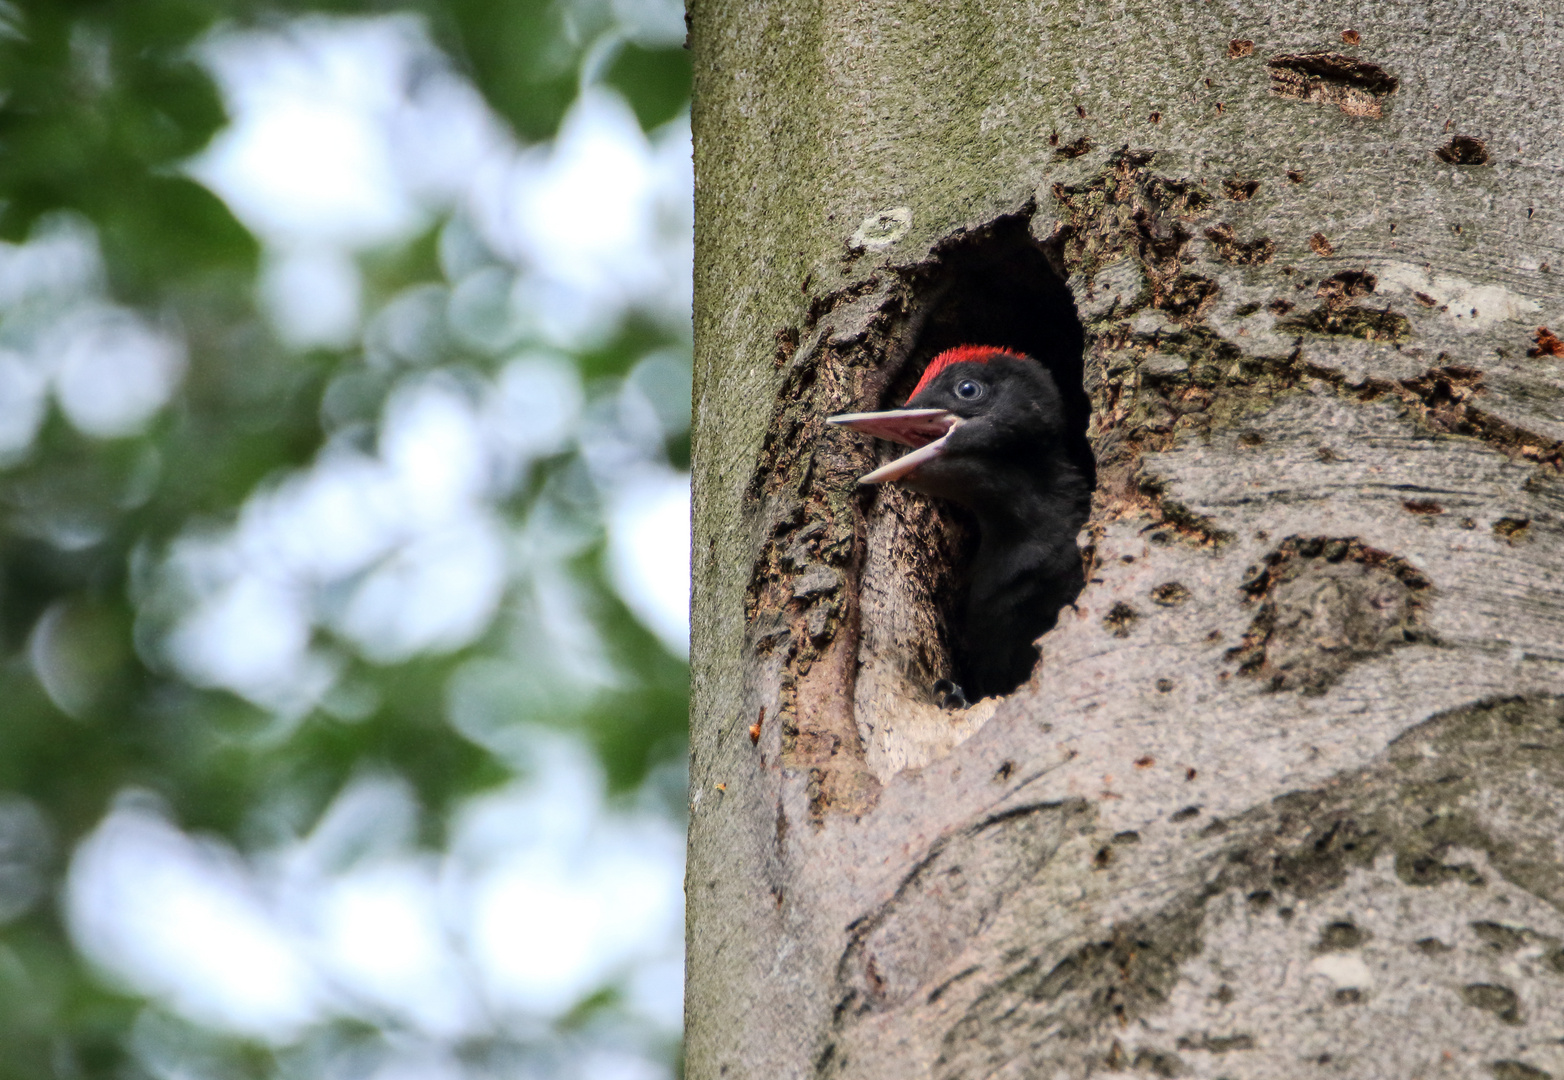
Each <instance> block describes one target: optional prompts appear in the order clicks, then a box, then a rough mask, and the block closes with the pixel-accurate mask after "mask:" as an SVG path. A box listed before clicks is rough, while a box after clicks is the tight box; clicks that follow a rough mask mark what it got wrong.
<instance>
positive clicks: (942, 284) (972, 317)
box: [882, 214, 1096, 693]
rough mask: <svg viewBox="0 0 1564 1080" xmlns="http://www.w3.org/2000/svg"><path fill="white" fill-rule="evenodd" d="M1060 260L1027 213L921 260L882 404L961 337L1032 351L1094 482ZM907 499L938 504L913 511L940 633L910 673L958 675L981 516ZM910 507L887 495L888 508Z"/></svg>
mask: <svg viewBox="0 0 1564 1080" xmlns="http://www.w3.org/2000/svg"><path fill="white" fill-rule="evenodd" d="M1057 265H1058V259H1057V253H1056V252H1054V251H1051V250H1050V249H1049V247H1048V246H1047V245H1046V244H1044V243H1042V242H1040V241H1038V240H1037V239H1036V238H1035V237H1034V236H1033V235H1032V233H1031V218H1030V215H1029V214H1021V215H1016V216H1014V217H1008V218H1004V219H1001V220H999V221H997V222H995V223H992V224H991V225H989V226H988V227H986V228H984V229H982V230H977V231H972V232H967V233H963V234H961V235H959V236H957V237H955V238H953V239H952V240H950V241H949V242H947V243H946V244H945V245H943V246H942V247H941V248H940V249H939V250H938V252H937V258H936V259H935V260H933V261H932V262H931V263H928V264H925V265H924V266H921V267H919V268H918V269H917V270H916V271H915V272H914V275H913V277H912V278H911V280H910V285H911V293H912V303H911V305H910V308H909V312H908V315H909V317H908V319H907V321H906V323H905V324H904V327H905V329H904V333H903V341H902V343H901V345H902V348H901V349H900V350H899V351H900V352H901V353H902V355H903V356H904V357H905V360H904V362H903V363H902V364H901V366H900V370H898V371H897V372H896V374H895V375H894V376H893V377H892V379H891V380H890V382H889V384H888V394H887V399H886V401H885V402H884V407H885V408H895V407H898V406H899V405H900V404H901V403H902V402H904V401H906V399H907V397H908V395H909V394H910V393H911V392H912V389H913V387H914V386H915V385H916V383H917V381H918V379H919V377H920V376H921V374H922V372H923V370H924V368H925V367H927V366H928V362H929V361H930V360H931V359H933V357H935V356H936V355H938V354H939V353H940V352H943V351H944V350H946V349H949V348H952V347H954V346H956V345H964V344H970V345H993V346H998V347H1001V348H1006V349H1011V350H1014V351H1016V352H1021V353H1025V354H1026V355H1028V356H1031V357H1033V358H1034V359H1036V360H1037V361H1038V362H1040V363H1041V364H1043V365H1044V366H1045V367H1046V368H1047V369H1048V370H1049V372H1050V374H1052V376H1053V378H1054V381H1055V383H1056V384H1057V385H1058V388H1059V392H1060V395H1061V398H1062V404H1063V408H1064V414H1065V422H1066V430H1067V432H1068V434H1067V436H1066V451H1067V453H1068V454H1069V455H1070V457H1071V458H1072V459H1073V460H1074V461H1075V462H1076V463H1077V464H1078V466H1079V467H1080V469H1081V471H1082V473H1083V474H1084V475H1085V476H1087V477H1090V478H1092V482H1093V484H1095V476H1096V461H1095V458H1094V457H1093V454H1092V449H1091V445H1090V443H1089V442H1088V440H1087V436H1086V429H1087V422H1088V420H1089V418H1090V414H1091V405H1090V402H1089V399H1088V398H1087V395H1086V390H1085V387H1084V385H1083V353H1084V350H1085V333H1084V330H1083V329H1082V325H1081V320H1080V316H1079V314H1078V313H1077V311H1076V307H1075V300H1074V297H1073V296H1072V294H1071V292H1070V289H1069V286H1068V285H1067V284H1066V283H1065V279H1064V276H1063V274H1061V273H1060V272H1059V270H1058V269H1057V268H1056V267H1057ZM905 500H906V502H908V503H912V504H917V503H918V502H920V501H926V502H927V503H929V504H931V505H933V506H935V507H937V511H936V512H934V513H930V514H924V515H918V514H913V515H911V517H912V532H913V534H914V537H913V539H914V540H915V541H916V542H917V544H918V545H919V546H920V547H921V552H920V553H919V554H918V555H916V556H914V559H915V561H916V562H918V563H921V564H922V565H920V566H918V567H917V570H918V571H919V572H921V573H923V574H927V575H930V577H931V578H932V580H927V579H926V580H924V581H923V582H922V585H921V587H918V588H916V592H917V593H919V594H920V595H917V596H914V597H909V599H911V600H912V601H913V602H914V603H921V604H929V605H932V606H933V608H934V612H933V615H934V618H933V619H932V624H933V625H934V626H935V627H937V628H939V630H938V632H937V633H938V638H939V640H937V641H927V642H922V643H920V645H921V646H922V647H921V648H919V649H918V650H917V652H918V654H919V657H920V659H921V662H916V663H913V664H912V665H910V667H909V669H908V671H907V674H908V675H909V676H911V677H913V678H918V679H921V678H925V677H927V676H928V675H930V674H932V675H935V676H936V677H948V676H950V675H951V674H952V673H953V674H954V677H955V679H956V681H958V682H961V681H962V678H963V676H964V674H965V672H966V669H967V668H968V667H969V663H970V658H968V657H966V656H963V655H961V649H960V644H959V643H960V642H961V640H962V639H963V637H964V630H965V627H964V626H963V619H964V611H963V608H964V602H965V597H966V586H967V582H966V577H965V568H966V567H967V566H969V565H970V563H971V560H972V557H973V555H974V554H975V553H976V550H977V541H978V530H977V524H976V521H975V520H974V519H973V517H972V516H971V515H970V514H969V513H968V512H967V511H966V510H964V509H962V508H961V507H959V506H956V505H955V504H952V503H948V502H943V501H936V500H924V498H923V497H922V496H918V495H914V494H912V493H910V492H908V493H906V495H905ZM894 501H895V502H902V501H903V500H901V499H897V500H894ZM909 508H910V507H908V506H906V505H905V504H904V505H903V506H902V507H900V508H897V507H894V506H889V505H886V506H883V507H882V512H898V509H899V510H900V511H901V512H905V511H906V510H907V509H909ZM918 534H921V535H918ZM930 555H934V556H935V557H934V558H929V557H928V556H930ZM926 625H927V624H926ZM941 668H943V670H939V669H941ZM1014 689H1015V687H1013V686H1012V687H1009V688H1008V689H1007V690H1006V692H1007V693H1008V692H1010V691H1011V690H1014Z"/></svg>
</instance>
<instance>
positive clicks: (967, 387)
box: [956, 379, 983, 401]
mask: <svg viewBox="0 0 1564 1080" xmlns="http://www.w3.org/2000/svg"><path fill="white" fill-rule="evenodd" d="M956 396H957V397H958V398H962V399H964V400H966V401H976V400H977V399H978V398H980V397H982V396H983V384H982V383H980V382H976V381H974V380H972V379H962V380H961V381H960V382H958V383H957V384H956Z"/></svg>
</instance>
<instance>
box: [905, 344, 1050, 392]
mask: <svg viewBox="0 0 1564 1080" xmlns="http://www.w3.org/2000/svg"><path fill="white" fill-rule="evenodd" d="M996 356H1008V357H1009V358H1010V359H1012V360H1025V359H1026V357H1024V356H1022V355H1021V354H1020V353H1017V352H1011V351H1010V350H1009V349H1001V348H997V347H995V346H993V345H957V346H956V347H955V348H954V349H946V350H945V351H944V352H942V353H940V354H939V355H938V356H936V357H935V358H934V359H932V360H930V361H929V366H928V367H926V368H924V369H923V378H921V379H919V380H918V385H917V386H914V387H913V388H912V393H911V394H909V395H907V400H908V401H911V400H912V399H913V398H915V397H917V396H918V395H919V394H921V393H923V390H924V387H926V386H928V385H929V383H931V382H933V381H934V380H935V379H936V378H937V377H938V376H939V373H940V372H942V371H944V370H945V369H946V368H948V367H950V365H952V364H959V363H961V362H963V361H966V362H968V363H973V364H986V363H988V362H989V361H990V360H992V359H994V357H996Z"/></svg>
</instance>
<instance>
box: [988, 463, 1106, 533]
mask: <svg viewBox="0 0 1564 1080" xmlns="http://www.w3.org/2000/svg"><path fill="white" fill-rule="evenodd" d="M990 475H991V479H992V481H993V483H991V484H985V485H983V487H982V489H981V490H978V491H975V492H973V493H972V496H971V498H970V501H967V505H968V507H969V508H970V509H971V510H972V512H973V513H974V514H975V515H976V517H977V519H978V528H979V529H980V530H981V532H982V539H981V541H980V543H981V546H982V547H985V548H994V547H1001V548H1003V547H1013V546H1016V545H1024V544H1030V543H1046V542H1048V541H1052V540H1056V539H1057V538H1058V537H1059V536H1060V535H1061V534H1064V535H1067V536H1068V537H1069V538H1070V539H1074V536H1075V533H1076V532H1077V531H1078V530H1079V529H1080V527H1081V524H1082V523H1083V522H1084V521H1085V517H1086V510H1087V508H1088V507H1089V505H1090V498H1091V490H1090V487H1089V486H1088V484H1087V483H1086V480H1085V477H1083V476H1082V475H1081V473H1080V470H1079V468H1078V467H1077V466H1076V465H1075V464H1074V463H1073V462H1071V461H1070V460H1068V459H1067V458H1066V457H1065V456H1064V455H1063V454H1055V455H1049V456H1048V457H1045V458H1043V459H1042V460H1041V461H1038V462H1029V463H1027V466H1022V465H1021V464H1019V463H1004V464H1000V465H999V466H998V467H996V468H995V469H994V470H993V472H992V473H991V474H990Z"/></svg>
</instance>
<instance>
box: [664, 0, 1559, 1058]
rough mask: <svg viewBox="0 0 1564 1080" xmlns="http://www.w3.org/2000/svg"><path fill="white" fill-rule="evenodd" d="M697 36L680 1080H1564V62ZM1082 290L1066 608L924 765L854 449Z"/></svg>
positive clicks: (1096, 36) (940, 548)
mask: <svg viewBox="0 0 1564 1080" xmlns="http://www.w3.org/2000/svg"><path fill="white" fill-rule="evenodd" d="M691 15H692V34H691V44H692V48H693V50H694V60H695V71H696V89H695V115H694V121H695V135H696V203H697V206H696V209H697V230H696V313H695V329H696V389H695V406H696V434H695V495H696V514H695V537H694V554H695V558H694V566H695V604H694V619H693V626H692V631H693V646H692V670H693V680H694V685H693V690H694V695H693V700H694V703H693V721H692V742H691V810H692V824H691V837H690V863H689V877H688V882H687V896H688V910H689V964H688V987H689V990H688V1036H687V1038H688V1043H687V1045H688V1062H689V1065H688V1072H689V1075H691V1076H692V1077H696V1078H700V1080H714V1078H717V1077H723V1076H726V1077H765V1078H767V1080H770V1078H772V1077H802V1076H806V1075H818V1076H842V1077H848V1076H851V1077H897V1078H903V1077H910V1076H937V1077H951V1078H954V1077H988V1076H997V1077H1012V1076H1014V1077H1031V1076H1047V1077H1054V1076H1067V1077H1073V1076H1087V1075H1094V1074H1102V1073H1110V1074H1111V1073H1113V1072H1116V1071H1120V1072H1129V1071H1139V1072H1142V1073H1144V1072H1150V1073H1152V1074H1154V1075H1162V1076H1178V1075H1188V1076H1210V1077H1216V1076H1228V1077H1232V1078H1233V1080H1240V1078H1245V1077H1273V1076H1274V1077H1295V1076H1298V1075H1300V1073H1308V1072H1318V1073H1319V1074H1320V1075H1343V1076H1353V1077H1365V1076H1379V1075H1384V1076H1429V1077H1432V1076H1480V1075H1491V1076H1498V1077H1501V1078H1518V1077H1527V1078H1535V1077H1541V1076H1549V1075H1552V1076H1560V1077H1564V1042H1561V1038H1564V839H1561V837H1564V474H1561V459H1564V444H1561V439H1564V345H1560V344H1559V341H1558V339H1557V338H1556V337H1554V335H1552V334H1551V333H1549V332H1548V331H1546V330H1545V329H1543V328H1544V327H1546V326H1548V325H1550V324H1552V325H1555V326H1556V325H1557V322H1558V321H1559V320H1560V319H1561V318H1564V280H1561V275H1564V215H1561V212H1560V211H1559V209H1558V197H1557V191H1558V173H1559V169H1560V165H1561V151H1560V149H1559V148H1560V147H1561V146H1564V139H1561V138H1560V127H1561V126H1564V100H1561V98H1564V61H1561V60H1560V59H1559V55H1558V52H1557V50H1556V49H1555V48H1554V46H1553V42H1554V41H1556V40H1557V39H1558V33H1557V32H1558V30H1559V29H1560V24H1561V23H1564V7H1560V6H1559V5H1557V4H1553V5H1546V4H1545V5H1532V6H1524V5H1523V6H1510V7H1499V8H1496V7H1491V6H1490V7H1481V6H1473V5H1468V4H1464V3H1459V2H1457V0H1435V2H1434V3H1430V4H1419V5H1387V4H1383V3H1348V4H1345V5H1343V4H1332V5H1325V4H1320V3H1314V2H1312V0H1311V2H1302V3H1297V4H1293V5H1289V6H1287V7H1286V9H1285V10H1281V9H1279V8H1277V6H1276V5H1266V4H1259V3H1232V2H1215V3H1189V4H1179V5H1169V4H1161V3H1150V2H1135V0H1131V2H1130V3H1128V4H1112V5H1103V4H1097V3H1090V2H1086V0H1081V2H1078V3H1023V2H1018V0H992V2H989V3H984V4H974V3H953V4H937V5H936V4H909V3H885V2H883V0H879V2H875V3H867V2H850V3H835V4H800V3H796V2H792V0H753V2H747V3H738V2H729V3H716V2H710V0H695V2H693V3H692V4H691ZM1554 263H1559V270H1558V271H1557V272H1556V271H1555V270H1554V269H1553V268H1552V264H1554ZM1050 273H1052V274H1056V275H1057V277H1058V278H1059V279H1062V280H1063V281H1064V282H1065V283H1066V285H1067V286H1068V289H1069V293H1070V296H1071V297H1073V301H1074V306H1075V308H1076V310H1077V311H1078V313H1079V319H1080V328H1083V329H1084V334H1085V350H1084V365H1083V369H1082V370H1081V371H1080V372H1079V373H1077V378H1078V379H1079V382H1080V385H1081V390H1082V392H1083V394H1084V398H1083V405H1082V408H1083V410H1084V403H1085V402H1089V404H1090V409H1091V412H1090V422H1089V426H1088V428H1087V435H1088V437H1089V438H1090V441H1091V444H1092V448H1093V450H1094V452H1095V455H1096V462H1097V468H1098V491H1097V496H1096V499H1095V502H1094V507H1093V513H1092V518H1091V522H1090V524H1089V525H1088V527H1087V530H1086V531H1085V532H1084V533H1083V535H1082V545H1083V557H1085V558H1086V559H1087V566H1088V571H1089V573H1088V579H1089V581H1088V585H1087V587H1086V590H1085V592H1084V593H1083V594H1082V595H1081V597H1080V599H1079V602H1078V604H1077V605H1076V608H1075V609H1074V610H1067V611H1066V613H1065V617H1064V618H1063V619H1062V620H1061V623H1060V625H1059V626H1058V627H1057V628H1055V629H1054V630H1053V631H1051V632H1050V633H1049V634H1047V635H1046V636H1045V637H1044V638H1043V639H1042V642H1041V653H1042V656H1041V661H1040V663H1039V666H1038V668H1037V670H1036V672H1035V674H1034V676H1033V678H1032V680H1031V681H1030V682H1029V683H1028V684H1026V685H1024V686H1023V687H1022V688H1021V689H1020V690H1019V691H1017V692H1016V693H1015V694H1014V695H1011V696H1010V697H1008V698H1006V699H1004V700H1003V701H1000V702H998V703H993V702H990V703H985V704H983V705H980V706H978V707H976V708H974V709H973V710H970V711H968V712H965V713H958V714H951V713H945V712H941V711H940V710H938V709H936V708H934V707H933V706H932V705H931V704H930V703H929V702H928V700H927V696H926V694H924V693H922V691H923V690H924V689H926V686H927V683H928V681H929V680H930V679H931V678H933V677H937V676H939V675H941V674H946V673H948V669H949V665H950V662H951V658H950V643H949V641H948V627H947V624H946V619H945V614H946V613H947V612H948V611H950V610H951V603H950V597H951V595H952V594H953V593H954V591H956V590H958V589H959V562H960V559H961V557H962V552H963V550H964V545H965V544H966V543H967V542H969V540H970V537H969V536H968V535H967V534H966V533H965V532H964V526H963V524H962V522H961V521H960V520H959V517H957V516H955V515H952V514H951V513H950V512H949V511H948V508H942V507H939V506H936V505H933V504H930V503H928V502H927V501H924V500H921V499H919V498H917V497H914V496H911V495H908V494H907V493H905V492H894V491H884V492H879V493H866V492H864V491H861V490H859V489H858V488H857V487H856V486H855V479H856V477H857V476H858V475H859V474H860V473H861V472H862V471H864V470H865V469H866V468H867V467H869V466H870V465H871V463H872V462H873V460H874V457H873V454H874V450H873V447H871V446H870V445H868V444H867V443H866V442H865V441H863V440H862V439H859V438H857V437H856V436H851V435H847V434H845V433H834V432H827V431H825V430H824V425H823V423H822V421H823V417H824V416H825V415H828V414H829V413H831V412H836V411H848V410H860V409H872V408H877V407H881V406H883V405H885V404H888V403H889V402H891V401H892V400H899V398H898V397H897V394H898V393H899V392H901V391H903V390H905V388H906V387H907V386H908V385H909V380H910V379H911V378H914V377H915V376H916V370H917V368H918V366H919V365H920V364H921V362H922V361H923V360H925V359H926V358H927V355H928V351H929V349H930V348H931V343H934V342H938V341H941V340H943V338H949V337H950V336H951V335H956V334H971V333H974V332H981V330H982V329H983V328H984V327H985V326H993V327H995V328H996V330H995V332H996V333H1021V332H1023V331H1024V332H1028V333H1035V331H1036V328H1035V326H1032V324H1027V323H1026V322H1025V319H1022V320H1021V322H1016V321H1014V320H1010V321H1007V315H1006V313H1005V311H1004V310H1002V309H1003V308H1004V307H1005V306H1006V305H1005V304H997V305H996V304H995V303H989V304H988V305H987V306H985V305H984V304H983V303H982V302H981V300H982V297H981V295H980V294H985V293H986V294H992V295H994V296H1000V297H1005V296H1011V295H1012V294H1010V293H1006V292H1005V291H1004V288H1005V287H1007V286H1006V285H1005V283H1006V282H1009V281H1011V279H1012V278H1014V279H1017V280H1020V279H1027V280H1031V279H1032V278H1035V279H1036V282H1034V284H1035V285H1036V289H1037V290H1041V291H1038V292H1036V296H1037V297H1039V298H1040V299H1039V301H1038V302H1039V303H1044V302H1045V301H1046V299H1047V291H1046V282H1043V281H1042V279H1043V278H1045V277H1047V276H1048V274H1050ZM984 274H988V275H989V278H985V279H983V280H984V281H985V282H989V281H991V282H993V283H994V284H993V287H992V288H989V287H988V286H987V285H985V287H984V288H983V289H976V288H971V287H969V286H968V285H966V284H964V283H970V282H971V281H973V280H976V277H975V275H976V276H978V277H980V276H981V275H984ZM1029 275H1030V277H1029ZM1017 287H1018V288H1020V286H1017ZM1031 287H1032V285H1027V286H1026V288H1031ZM964 289H965V291H963V290H964ZM1013 295H1015V296H1023V297H1024V296H1031V295H1033V294H1031V293H1027V292H1025V289H1024V288H1023V289H1022V291H1021V292H1018V293H1015V294H1013ZM1010 306H1012V307H1013V306H1015V305H1014V304H1011V305H1010ZM1017 327H1020V329H1017ZM1028 327H1030V329H1028ZM1077 332H1079V330H1077ZM942 336H943V338H942ZM1083 414H1084V413H1083Z"/></svg>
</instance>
